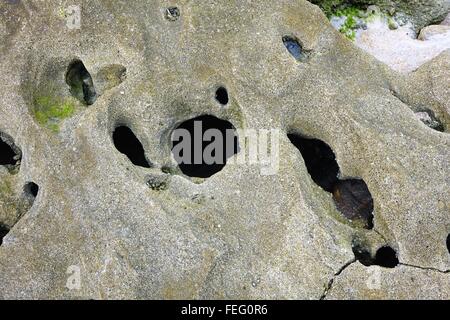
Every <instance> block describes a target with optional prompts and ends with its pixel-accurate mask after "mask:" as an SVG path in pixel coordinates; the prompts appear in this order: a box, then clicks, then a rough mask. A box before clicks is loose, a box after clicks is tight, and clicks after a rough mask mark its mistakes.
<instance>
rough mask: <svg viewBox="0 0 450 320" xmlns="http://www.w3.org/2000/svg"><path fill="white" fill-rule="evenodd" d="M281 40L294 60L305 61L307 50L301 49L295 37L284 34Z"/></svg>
mask: <svg viewBox="0 0 450 320" xmlns="http://www.w3.org/2000/svg"><path fill="white" fill-rule="evenodd" d="M282 40H283V44H284V46H285V47H286V49H287V51H289V53H290V54H291V55H292V56H293V57H294V58H295V59H296V60H298V61H305V60H306V59H307V58H308V52H306V51H305V50H303V47H302V45H301V44H300V42H299V41H298V40H297V39H296V38H294V37H290V36H284V37H283V38H282Z"/></svg>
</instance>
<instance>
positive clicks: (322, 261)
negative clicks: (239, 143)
mask: <svg viewBox="0 0 450 320" xmlns="http://www.w3.org/2000/svg"><path fill="white" fill-rule="evenodd" d="M73 4H75V5H78V6H79V7H80V8H81V25H80V28H79V29H77V28H69V27H68V26H71V27H73V25H71V24H70V23H68V20H70V19H72V13H73V12H72V11H70V10H67V6H68V4H67V2H66V1H2V2H1V4H0V36H1V41H0V53H1V57H2V59H1V62H0V72H1V75H2V76H1V78H0V132H2V133H4V134H7V135H8V136H10V137H11V138H12V139H13V140H12V141H14V144H15V145H16V146H17V148H16V151H17V150H20V153H21V155H20V159H21V160H20V163H15V164H13V165H19V167H18V168H16V169H14V170H9V169H8V168H7V167H5V166H2V167H0V169H1V171H0V186H3V185H7V187H5V188H4V187H1V188H0V213H1V215H0V218H1V219H3V221H0V223H2V224H3V225H5V226H6V227H5V228H3V229H1V230H3V231H0V232H1V233H0V235H2V234H4V233H5V230H7V232H6V233H7V234H6V235H5V236H4V237H3V244H2V245H1V247H0V283H1V286H0V297H1V298H92V299H107V298H308V299H320V298H324V299H327V298H332V299H333V298H363V299H369V298H422V299H426V298H442V299H449V298H450V285H449V284H450V283H449V282H450V281H449V273H448V270H449V269H450V254H449V251H448V248H447V246H448V240H447V237H448V234H449V232H450V208H449V206H450V194H449V190H450V188H449V186H450V181H449V177H450V175H449V173H450V170H449V168H450V136H449V134H448V131H449V126H450V104H449V103H450V92H449V88H450V52H448V51H447V52H444V53H443V54H441V55H440V56H439V57H437V58H436V59H434V60H433V61H431V62H429V63H427V64H425V65H424V66H422V67H421V68H420V69H419V70H418V71H416V72H414V73H412V74H411V75H409V76H404V75H399V74H397V73H395V72H393V71H392V70H390V69H389V68H387V67H386V66H384V65H382V64H381V63H380V62H377V61H376V60H375V59H374V58H372V57H370V56H369V55H368V54H366V53H364V52H362V51H361V50H359V49H357V48H355V47H354V45H353V44H352V43H351V42H349V41H348V40H346V39H345V38H344V37H343V36H342V35H341V34H339V32H337V31H336V30H334V29H333V28H332V27H331V26H330V24H329V22H328V20H327V18H326V17H325V15H324V14H323V13H322V12H321V10H320V9H319V8H318V7H316V6H314V5H312V4H311V3H309V2H307V1H303V0H295V1H294V0H292V1H288V0H283V1H250V2H242V3H236V2H230V1H220V3H219V2H217V1H214V2H212V1H203V0H199V1H178V3H177V7H176V8H173V7H172V8H170V10H167V7H168V6H169V4H168V2H166V1H73ZM170 5H173V4H170ZM69 22H70V21H69ZM283 39H284V40H283ZM286 39H288V40H289V41H290V42H289V43H288V44H289V48H288V49H289V50H287V47H286V43H287V42H286ZM293 55H294V56H293ZM74 63H75V64H74ZM70 66H72V68H70ZM74 66H76V68H75V69H74V68H73V67H74ZM69 71H70V72H69ZM219 87H223V88H226V90H227V99H228V100H222V99H217V92H216V91H217V89H218V88H219ZM220 100H222V103H220ZM424 112H428V113H427V114H428V115H431V114H432V115H433V117H435V118H436V119H437V120H438V121H439V122H440V123H441V125H442V127H441V128H442V131H438V130H434V129H432V128H430V127H428V126H427V125H426V124H425V123H424V122H422V121H421V119H423V116H424ZM417 113H419V114H420V117H419V116H418V115H417ZM205 114H208V115H213V116H215V117H217V118H219V119H222V120H226V121H228V122H229V123H231V124H232V125H233V126H234V127H235V128H242V129H249V128H252V129H271V128H278V129H280V130H281V135H280V166H279V170H278V173H277V174H274V175H261V171H260V168H259V167H258V166H255V165H231V164H230V165H226V166H225V167H224V168H223V169H222V170H221V171H219V172H218V173H216V174H214V175H212V176H210V177H209V178H204V179H201V178H191V177H187V176H186V175H184V174H183V173H182V172H181V170H179V168H177V166H176V165H174V164H173V161H172V155H171V149H170V148H171V143H170V134H171V132H172V130H173V129H174V128H175V127H177V126H178V125H180V123H182V122H184V121H187V120H189V119H193V118H195V117H198V116H201V115H205ZM430 117H431V116H430ZM118 127H125V128H128V129H129V130H125V131H126V132H127V136H128V137H132V138H130V139H132V140H133V141H136V140H137V141H138V142H140V144H141V147H142V149H140V148H139V143H135V145H137V146H138V147H137V149H139V150H143V152H145V155H144V156H142V151H139V150H137V149H136V148H134V149H133V150H131V151H130V153H127V152H125V153H123V152H122V151H119V150H118V149H117V148H116V145H117V143H118V142H120V139H121V138H122V137H119V138H118V139H119V140H118V141H115V140H114V139H113V134H114V132H115V130H116V129H117V128H118ZM125 131H124V132H125ZM288 134H295V135H299V136H301V137H305V138H309V139H316V140H318V141H322V142H323V143H324V144H326V145H327V146H328V147H329V149H330V150H331V152H329V153H328V154H329V156H327V157H328V159H329V160H330V161H331V163H334V162H336V163H337V165H338V168H336V167H335V169H334V171H333V172H337V174H338V177H334V179H335V180H336V181H346V180H350V179H356V180H358V181H359V180H362V181H363V182H364V184H362V182H361V183H358V184H357V185H360V186H361V187H360V189H359V191H356V192H354V191H352V190H351V189H350V190H349V189H348V188H350V187H351V184H350V186H345V188H344V189H336V188H335V189H332V188H331V189H330V191H327V190H325V189H323V188H322V187H321V186H319V185H318V184H316V182H315V180H314V179H313V177H312V176H311V174H310V173H309V172H308V167H307V165H306V164H305V161H304V160H303V159H304V158H303V156H302V153H301V152H300V151H299V149H297V148H296V146H294V145H293V144H292V143H291V141H290V139H289V138H288V136H287V135H288ZM240 138H241V137H240ZM123 139H125V138H123ZM135 139H136V140H135ZM125 149H126V148H125ZM125 149H123V150H125ZM136 150H137V151H136ZM319 151H320V150H319ZM139 152H141V154H139ZM135 156H136V157H139V159H140V161H141V162H138V164H144V165H136V163H134V162H133V161H131V160H132V159H136V158H135ZM319 156H320V153H319ZM17 160H18V159H17ZM145 164H147V165H145ZM10 169H11V168H10ZM328 171H329V168H324V170H323V172H328ZM319 172H321V171H320V170H319ZM30 183H32V184H30ZM327 189H328V188H327ZM366 189H367V190H366ZM368 192H369V193H368ZM333 197H334V198H333ZM347 198H350V199H352V202H351V204H352V206H355V207H358V201H360V202H362V203H364V204H365V205H364V206H365V207H364V208H371V207H370V206H369V204H370V205H373V226H371V227H368V225H367V224H364V223H359V222H358V221H350V220H349V219H348V217H351V215H344V214H343V213H342V212H341V211H339V210H338V207H342V205H341V204H342V203H341V202H339V201H343V200H342V199H344V200H345V199H347ZM336 199H337V200H336ZM371 199H372V200H373V203H371V202H370V200H371ZM335 201H338V203H339V204H340V205H339V206H336V202H335ZM18 207H19V208H24V209H21V210H19V211H17V210H16V208H18ZM344 207H345V206H344ZM380 250H381V251H380ZM77 275H79V278H78V280H79V282H78V281H77V278H74V277H76V276H77ZM374 277H375V278H374Z"/></svg>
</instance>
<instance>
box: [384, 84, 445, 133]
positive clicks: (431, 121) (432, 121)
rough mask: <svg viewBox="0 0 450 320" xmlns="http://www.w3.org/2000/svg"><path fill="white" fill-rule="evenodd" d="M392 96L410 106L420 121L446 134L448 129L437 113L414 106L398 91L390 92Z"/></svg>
mask: <svg viewBox="0 0 450 320" xmlns="http://www.w3.org/2000/svg"><path fill="white" fill-rule="evenodd" d="M390 92H391V94H392V96H394V97H395V98H396V99H398V100H399V101H400V102H401V103H403V104H404V105H406V106H408V107H409V108H410V109H411V110H412V111H413V112H414V115H415V116H416V118H417V119H418V120H420V121H421V122H422V123H423V124H425V125H426V126H427V127H429V128H431V129H433V130H436V131H439V132H446V128H445V125H444V123H443V122H442V121H441V120H440V119H439V117H438V116H437V115H436V113H435V112H434V111H433V110H431V109H429V108H426V107H424V106H412V105H410V104H409V103H408V101H406V99H404V98H403V97H402V96H401V95H400V94H399V93H398V92H397V91H395V90H390Z"/></svg>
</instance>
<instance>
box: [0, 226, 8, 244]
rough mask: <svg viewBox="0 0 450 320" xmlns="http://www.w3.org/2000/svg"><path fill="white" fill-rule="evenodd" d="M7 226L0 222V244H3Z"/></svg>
mask: <svg viewBox="0 0 450 320" xmlns="http://www.w3.org/2000/svg"><path fill="white" fill-rule="evenodd" d="M9 230H10V229H9V228H8V227H7V226H5V225H4V224H1V223H0V246H1V245H2V244H3V238H4V237H5V236H6V235H7V234H8V233H9Z"/></svg>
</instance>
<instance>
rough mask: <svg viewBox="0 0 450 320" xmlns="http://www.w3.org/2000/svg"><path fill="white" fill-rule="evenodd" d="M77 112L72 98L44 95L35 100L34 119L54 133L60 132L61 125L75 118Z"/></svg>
mask: <svg viewBox="0 0 450 320" xmlns="http://www.w3.org/2000/svg"><path fill="white" fill-rule="evenodd" d="M75 110H76V104H75V102H74V101H73V99H72V98H60V97H53V96H50V95H42V96H37V97H35V99H34V109H33V116H34V118H35V119H36V121H37V122H38V123H39V124H40V125H41V126H44V127H46V128H48V129H50V130H52V131H53V132H58V131H59V123H60V122H61V121H62V120H64V119H67V118H70V117H71V116H73V114H74V113H75Z"/></svg>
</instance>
